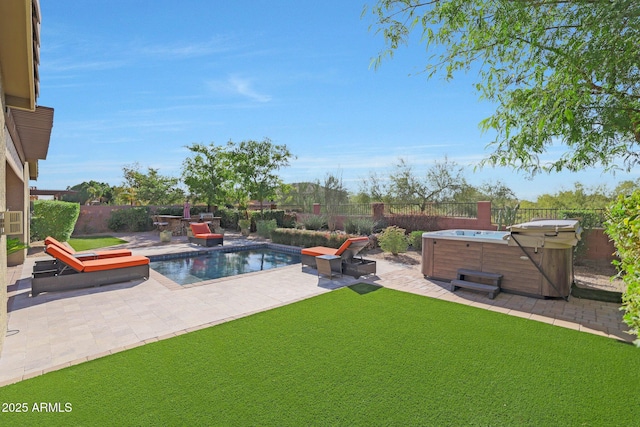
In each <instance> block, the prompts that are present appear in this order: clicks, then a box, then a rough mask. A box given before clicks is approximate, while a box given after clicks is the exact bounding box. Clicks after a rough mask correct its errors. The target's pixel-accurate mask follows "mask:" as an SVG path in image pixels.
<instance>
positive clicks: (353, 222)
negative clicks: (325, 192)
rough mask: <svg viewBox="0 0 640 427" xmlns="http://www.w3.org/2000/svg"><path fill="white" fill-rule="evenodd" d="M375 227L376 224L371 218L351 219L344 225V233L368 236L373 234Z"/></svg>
mask: <svg viewBox="0 0 640 427" xmlns="http://www.w3.org/2000/svg"><path fill="white" fill-rule="evenodd" d="M375 226H376V222H375V221H374V220H372V219H371V218H349V219H347V220H346V221H345V223H344V231H345V232H347V233H350V234H360V235H364V236H368V235H370V234H372V233H373V229H374V228H375Z"/></svg>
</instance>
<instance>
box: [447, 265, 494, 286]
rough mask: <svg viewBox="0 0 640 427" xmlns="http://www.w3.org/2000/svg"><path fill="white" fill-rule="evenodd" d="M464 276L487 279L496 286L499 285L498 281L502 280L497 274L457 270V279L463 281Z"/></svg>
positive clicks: (464, 269)
mask: <svg viewBox="0 0 640 427" xmlns="http://www.w3.org/2000/svg"><path fill="white" fill-rule="evenodd" d="M466 276H472V277H477V278H482V279H489V280H492V281H494V282H497V283H496V285H499V284H500V280H501V279H502V274H498V273H487V272H484V271H476V270H467V269H466V268H459V269H458V279H464V278H465V277H466Z"/></svg>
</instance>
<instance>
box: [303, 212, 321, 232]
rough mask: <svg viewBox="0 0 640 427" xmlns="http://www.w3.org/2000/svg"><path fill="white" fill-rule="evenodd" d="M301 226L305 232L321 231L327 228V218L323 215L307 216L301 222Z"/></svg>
mask: <svg viewBox="0 0 640 427" xmlns="http://www.w3.org/2000/svg"><path fill="white" fill-rule="evenodd" d="M302 224H303V225H304V228H306V229H307V230H322V229H323V228H327V217H326V216H325V215H309V216H307V217H306V218H304V219H303V220H302Z"/></svg>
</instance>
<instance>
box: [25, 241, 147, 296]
mask: <svg viewBox="0 0 640 427" xmlns="http://www.w3.org/2000/svg"><path fill="white" fill-rule="evenodd" d="M46 251H47V253H48V254H49V255H51V256H52V257H54V258H55V262H54V263H52V264H49V265H47V264H44V265H40V266H36V267H34V271H33V278H32V279H31V296H33V297H35V296H37V295H38V294H40V293H41V292H52V291H65V290H71V289H82V288H91V287H96V286H102V285H108V284H112V283H120V282H128V281H130V280H136V279H143V280H146V279H148V278H149V258H147V257H144V256H140V255H131V256H120V257H111V258H101V259H91V260H85V261H82V260H80V259H78V258H76V257H74V256H73V255H71V254H69V253H68V252H66V251H64V250H62V249H60V248H58V247H57V246H55V245H48V246H47V249H46Z"/></svg>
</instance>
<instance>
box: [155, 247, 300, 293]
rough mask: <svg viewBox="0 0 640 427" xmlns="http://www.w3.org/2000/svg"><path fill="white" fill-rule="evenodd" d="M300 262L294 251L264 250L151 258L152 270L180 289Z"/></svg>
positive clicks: (250, 249)
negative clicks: (177, 285)
mask: <svg viewBox="0 0 640 427" xmlns="http://www.w3.org/2000/svg"><path fill="white" fill-rule="evenodd" d="M299 262H300V254H299V253H296V252H295V251H283V250H278V249H273V248H270V247H266V246H262V247H247V248H231V249H226V250H213V251H205V252H204V253H203V252H202V251H200V252H196V253H194V254H189V253H183V254H176V255H174V256H164V257H155V258H154V257H151V263H150V267H151V268H152V269H153V270H155V271H157V272H158V273H160V274H162V275H163V276H165V277H167V278H169V279H171V280H173V281H174V282H176V283H177V284H179V285H190V284H193V283H198V282H202V281H205V280H213V279H219V278H222V277H229V276H237V275H239V274H244V273H251V272H256V271H262V270H270V269H273V268H278V267H284V266H288V265H293V264H297V263H299Z"/></svg>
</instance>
